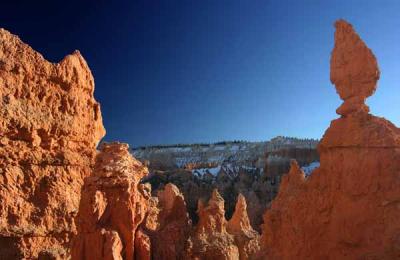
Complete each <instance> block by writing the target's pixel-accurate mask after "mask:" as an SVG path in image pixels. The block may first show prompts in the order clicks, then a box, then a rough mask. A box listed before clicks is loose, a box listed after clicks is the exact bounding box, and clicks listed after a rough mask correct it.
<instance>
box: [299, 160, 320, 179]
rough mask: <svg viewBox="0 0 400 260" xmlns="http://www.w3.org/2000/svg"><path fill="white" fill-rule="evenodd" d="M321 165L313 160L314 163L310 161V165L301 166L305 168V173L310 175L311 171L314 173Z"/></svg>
mask: <svg viewBox="0 0 400 260" xmlns="http://www.w3.org/2000/svg"><path fill="white" fill-rule="evenodd" d="M319 165H320V163H319V162H312V163H310V164H309V165H306V166H303V167H301V169H302V170H303V172H304V174H305V175H306V176H310V175H311V173H312V172H313V171H314V170H315V169H316V168H318V167H319Z"/></svg>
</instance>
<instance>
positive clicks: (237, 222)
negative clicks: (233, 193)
mask: <svg viewBox="0 0 400 260" xmlns="http://www.w3.org/2000/svg"><path fill="white" fill-rule="evenodd" d="M227 231H228V232H229V233H230V234H232V235H233V236H234V238H235V243H236V245H237V247H238V248H239V258H240V260H246V259H251V258H253V256H255V254H256V253H258V251H259V250H260V245H259V236H260V235H259V234H258V233H257V232H256V231H255V230H254V229H253V228H252V226H251V224H250V220H249V216H248V214H247V203H246V199H245V197H244V196H243V195H242V194H239V196H238V199H237V202H236V207H235V212H234V213H233V216H232V218H231V219H230V220H229V221H228V225H227Z"/></svg>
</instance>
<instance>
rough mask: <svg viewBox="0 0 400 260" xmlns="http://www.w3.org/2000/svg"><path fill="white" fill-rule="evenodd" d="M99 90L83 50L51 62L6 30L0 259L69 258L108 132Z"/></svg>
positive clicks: (0, 60)
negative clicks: (83, 194) (87, 183)
mask: <svg viewBox="0 0 400 260" xmlns="http://www.w3.org/2000/svg"><path fill="white" fill-rule="evenodd" d="M93 91H94V80H93V76H92V74H91V72H90V69H89V68H88V66H87V64H86V62H85V60H84V59H83V58H82V56H81V55H80V54H79V52H77V51H76V52H74V53H73V54H71V55H68V56H66V57H65V58H64V59H63V60H62V61H61V62H60V63H50V62H48V61H46V60H45V59H44V58H43V57H42V56H41V55H40V54H39V53H37V52H35V51H34V50H32V48H30V47H29V46H28V45H26V44H24V43H23V42H22V41H21V40H20V39H19V38H18V37H17V36H14V35H12V34H10V33H9V32H7V31H6V30H4V29H0V102H1V105H0V259H20V258H26V259H34V258H36V257H38V255H40V256H41V257H53V256H54V257H55V256H58V257H63V258H65V257H67V256H68V255H69V241H70V238H71V235H72V234H74V233H75V232H76V227H75V221H74V218H75V216H76V214H77V212H78V206H79V201H80V191H81V186H82V184H83V179H84V178H85V177H87V176H89V175H90V174H91V167H92V165H93V158H94V156H95V153H96V145H97V143H98V142H99V141H100V139H101V138H102V137H103V136H104V134H105V131H104V128H103V124H102V118H101V112H100V106H99V104H98V103H97V102H96V100H95V99H94V97H93Z"/></svg>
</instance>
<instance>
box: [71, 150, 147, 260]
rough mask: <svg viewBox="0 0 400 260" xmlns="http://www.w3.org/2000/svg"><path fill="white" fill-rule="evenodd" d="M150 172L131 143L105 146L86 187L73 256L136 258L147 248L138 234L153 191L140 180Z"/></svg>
mask: <svg viewBox="0 0 400 260" xmlns="http://www.w3.org/2000/svg"><path fill="white" fill-rule="evenodd" d="M147 173H148V171H147V168H146V167H144V166H143V165H142V164H141V163H140V162H139V161H137V160H136V159H134V158H133V157H132V156H131V155H130V153H129V150H128V145H126V144H120V143H111V144H103V145H102V147H101V151H100V153H99V154H98V155H97V158H96V164H95V167H94V170H93V173H92V175H91V176H90V177H87V178H86V179H85V184H84V186H83V189H82V198H81V203H80V207H79V215H78V220H77V222H78V235H77V236H76V238H75V239H74V241H73V245H72V259H134V256H135V250H136V249H137V251H143V250H144V249H143V248H140V247H139V248H138V245H141V246H144V244H143V243H137V245H136V244H135V236H136V231H137V229H138V226H139V225H140V224H141V223H142V222H143V220H144V218H145V217H146V214H147V211H148V208H149V199H150V192H151V191H150V189H149V188H148V187H147V186H146V185H144V184H140V183H139V182H140V179H141V178H143V177H144V176H145V175H146V174H147ZM141 242H143V241H141Z"/></svg>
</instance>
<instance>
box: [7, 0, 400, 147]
mask: <svg viewBox="0 0 400 260" xmlns="http://www.w3.org/2000/svg"><path fill="white" fill-rule="evenodd" d="M39 2H40V3H39ZM399 14H400V1H395V0H392V1H389V0H386V1H385V0H384V1H362V0H355V1H349V0H346V1H339V0H338V1H297V0H292V1H278V0H276V1H234V0H229V1H228V0H227V1H215V0H210V1H204V0H202V1H155V0H151V1H148V0H147V1H104V0H98V1H76V2H74V1H49V2H46V1H9V3H8V4H6V3H2V6H1V12H0V27H4V28H6V29H8V30H10V31H11V32H13V33H15V34H18V35H19V36H20V37H21V38H22V39H23V40H24V41H25V42H27V43H28V44H30V45H31V46H32V47H33V48H35V49H36V50H38V51H40V52H41V53H42V54H43V55H44V56H45V57H46V58H47V59H49V60H51V61H59V60H60V59H62V57H63V56H65V55H66V54H68V53H71V52H72V51H73V50H74V49H79V50H80V51H81V52H82V54H83V56H84V57H85V58H86V60H87V62H88V63H89V66H90V68H91V69H92V72H93V74H94V77H95V83H96V90H95V96H96V98H97V100H98V101H99V102H100V103H101V108H102V114H103V120H104V125H105V127H106V129H107V136H106V137H105V140H106V141H111V140H119V141H123V142H128V143H130V144H131V145H134V146H137V145H145V144H171V143H193V142H213V141H220V140H231V139H240V140H266V139H269V138H272V137H274V136H276V135H286V136H295V137H310V138H320V137H321V136H322V134H323V133H324V131H325V129H326V128H327V127H328V126H329V122H330V121H331V120H332V119H334V118H336V117H337V115H336V114H335V110H336V108H337V107H338V106H339V105H340V103H341V101H340V99H339V97H338V96H337V94H336V92H335V89H334V87H333V86H332V85H331V84H330V81H329V59H330V52H331V49H332V47H333V33H334V28H333V23H334V21H335V20H336V19H338V18H344V19H346V20H348V21H349V22H350V23H352V24H353V25H354V27H355V28H356V30H357V31H358V33H359V34H360V35H361V37H362V38H363V39H364V41H365V42H366V43H367V45H368V46H369V47H370V48H371V49H372V50H373V52H374V53H375V55H376V56H377V58H378V63H379V65H380V68H381V80H380V82H379V86H378V89H377V92H376V94H375V95H374V96H373V97H371V98H369V99H368V104H369V105H370V108H371V111H372V113H374V114H375V115H379V116H384V117H386V118H388V119H389V120H391V121H392V122H394V123H395V124H396V125H399V124H400V118H399V116H400V110H399V104H400V91H399V84H400V15H399Z"/></svg>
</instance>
